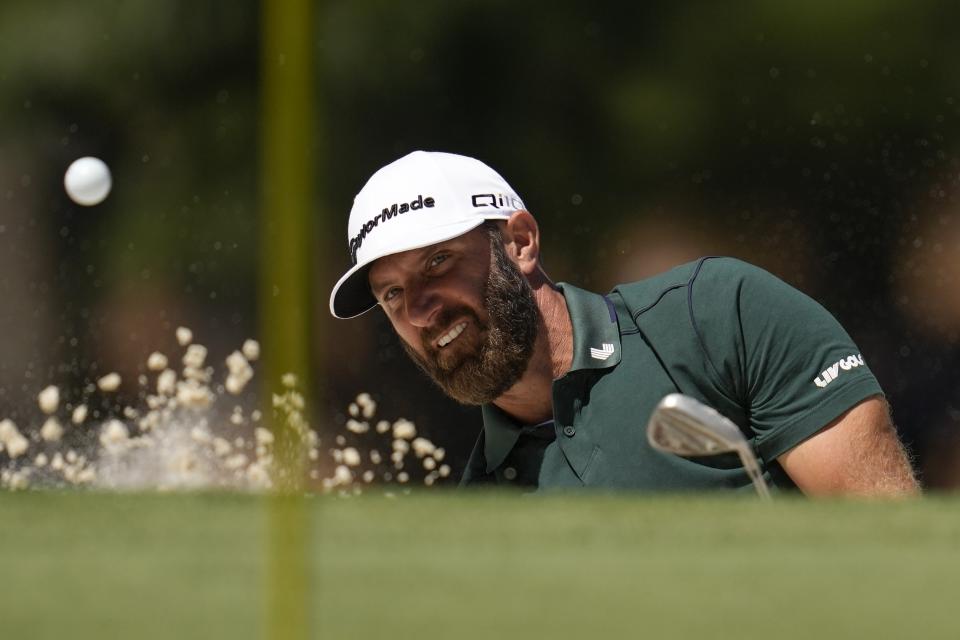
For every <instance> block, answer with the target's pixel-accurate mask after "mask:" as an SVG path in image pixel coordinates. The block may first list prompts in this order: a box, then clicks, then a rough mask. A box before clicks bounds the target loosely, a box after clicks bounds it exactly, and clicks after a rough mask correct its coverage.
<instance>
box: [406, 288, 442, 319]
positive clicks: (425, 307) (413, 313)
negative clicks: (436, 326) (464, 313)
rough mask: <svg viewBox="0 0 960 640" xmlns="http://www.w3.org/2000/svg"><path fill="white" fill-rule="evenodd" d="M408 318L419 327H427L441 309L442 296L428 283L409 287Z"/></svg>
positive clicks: (407, 297)
mask: <svg viewBox="0 0 960 640" xmlns="http://www.w3.org/2000/svg"><path fill="white" fill-rule="evenodd" d="M406 293H407V295H406V303H407V319H408V320H409V321H410V324H412V325H414V326H417V327H427V326H430V324H431V323H432V322H433V321H434V319H435V316H436V315H437V313H438V312H439V311H440V307H441V303H440V296H438V295H437V292H436V290H435V289H434V288H433V287H431V286H430V285H429V284H427V285H417V286H415V287H409V288H408V289H407V292H406Z"/></svg>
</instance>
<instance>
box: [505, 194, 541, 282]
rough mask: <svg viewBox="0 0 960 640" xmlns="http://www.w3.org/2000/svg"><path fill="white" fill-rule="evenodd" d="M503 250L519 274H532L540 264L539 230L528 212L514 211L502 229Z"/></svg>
mask: <svg viewBox="0 0 960 640" xmlns="http://www.w3.org/2000/svg"><path fill="white" fill-rule="evenodd" d="M503 240H504V245H505V247H504V248H505V250H506V252H507V255H508V256H510V259H511V260H513V261H514V262H515V263H516V265H517V267H518V268H519V269H520V272H521V273H523V274H524V275H525V276H529V275H531V274H533V273H534V272H535V271H536V270H537V266H538V265H539V264H540V228H539V227H537V221H536V220H535V219H534V217H533V214H532V213H530V212H529V211H525V210H523V209H521V210H520V211H514V212H513V213H512V214H511V215H510V217H509V218H508V219H507V221H506V223H505V224H504V227H503Z"/></svg>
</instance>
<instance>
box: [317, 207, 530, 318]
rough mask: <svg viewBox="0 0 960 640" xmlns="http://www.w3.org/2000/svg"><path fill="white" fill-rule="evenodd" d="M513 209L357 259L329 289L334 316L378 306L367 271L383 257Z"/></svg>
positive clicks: (500, 217)
mask: <svg viewBox="0 0 960 640" xmlns="http://www.w3.org/2000/svg"><path fill="white" fill-rule="evenodd" d="M512 213H513V212H512V211H511V212H508V213H506V214H505V215H504V214H497V215H488V216H484V217H476V218H470V219H469V220H460V221H457V222H454V223H450V224H446V225H443V226H442V227H438V233H437V235H435V236H432V237H431V238H430V239H429V240H427V241H421V242H416V241H412V242H409V243H406V244H404V243H398V245H397V247H396V249H395V250H394V251H391V252H390V253H385V254H383V255H377V256H373V257H371V258H369V259H368V260H365V261H362V262H358V263H357V264H355V265H353V267H351V268H350V270H349V271H347V272H346V273H345V274H343V277H341V278H340V280H338V281H337V284H335V285H334V286H333V291H332V292H331V293H330V313H332V314H333V315H334V317H337V318H341V319H343V320H348V319H350V318H356V317H357V316H359V315H362V314H364V313H366V312H367V311H370V309H373V308H374V307H375V306H377V299H376V298H374V297H373V293H372V292H371V291H370V280H369V278H368V275H369V273H370V267H372V266H373V263H374V262H376V261H377V260H379V259H380V258H383V257H385V256H389V255H394V254H397V253H403V252H404V251H411V250H413V249H422V248H423V247H429V246H430V245H433V244H437V243H438V242H446V241H447V240H450V239H451V238H456V237H457V236H462V235H463V234H465V233H467V232H468V231H472V230H473V229H475V228H477V227H479V226H480V225H481V224H483V223H484V222H485V221H487V220H505V219H506V218H508V217H509V216H510V214H512Z"/></svg>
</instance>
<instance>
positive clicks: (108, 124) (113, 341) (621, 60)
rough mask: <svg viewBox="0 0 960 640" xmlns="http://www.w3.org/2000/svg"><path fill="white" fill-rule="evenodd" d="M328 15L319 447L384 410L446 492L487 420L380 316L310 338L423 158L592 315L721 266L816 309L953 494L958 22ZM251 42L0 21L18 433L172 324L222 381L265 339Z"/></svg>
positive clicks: (83, 20) (670, 6)
mask: <svg viewBox="0 0 960 640" xmlns="http://www.w3.org/2000/svg"><path fill="white" fill-rule="evenodd" d="M316 16H317V18H316V25H315V30H316V37H315V42H316V47H315V56H316V58H315V63H316V73H317V82H316V87H317V92H316V93H317V114H318V122H317V126H316V127H315V130H316V131H317V132H319V134H318V135H317V136H316V140H315V141H314V147H315V153H316V155H317V158H318V166H320V167H322V168H323V175H322V176H318V177H317V184H318V189H317V202H316V211H317V215H318V216H321V215H322V216H327V217H328V218H327V220H326V223H325V225H324V226H325V227H326V228H328V229H332V230H334V234H333V237H328V236H325V237H317V238H314V239H313V243H314V247H315V256H316V260H315V264H314V268H315V272H316V274H317V275H318V277H317V278H316V280H317V282H316V283H315V287H314V290H315V297H314V310H313V313H314V315H315V317H316V318H317V319H318V320H317V322H318V325H317V326H321V325H322V326H323V330H322V331H318V332H317V333H316V335H315V336H314V339H315V343H316V345H317V348H316V352H317V354H321V353H322V354H324V358H320V357H317V358H316V359H315V366H316V367H317V368H318V370H319V371H323V372H325V373H326V375H325V376H321V379H323V378H326V379H327V381H328V382H327V384H326V386H325V388H324V389H323V393H318V394H316V395H317V397H322V398H323V400H322V402H320V403H319V406H315V407H314V416H315V423H316V424H317V426H318V427H320V428H321V430H323V431H325V432H328V433H331V434H332V433H334V432H337V431H338V429H339V426H340V425H342V424H343V422H344V420H345V415H344V414H345V407H346V405H347V403H349V402H350V400H351V399H352V398H353V396H354V395H356V394H357V393H358V392H361V391H367V392H370V393H371V394H373V395H374V397H376V398H377V399H378V400H379V402H380V413H381V415H382V416H383V417H387V418H397V417H400V416H404V417H407V418H410V419H412V420H414V421H415V422H416V423H417V425H418V428H419V429H420V430H421V431H422V432H424V433H426V434H427V435H429V436H430V437H431V438H432V439H433V440H434V441H435V442H437V443H439V444H441V445H443V446H446V447H447V449H448V451H449V452H450V459H451V464H452V465H453V466H454V469H455V470H457V469H459V467H460V466H462V464H463V462H464V461H465V458H466V455H467V453H468V452H469V449H470V447H471V446H472V442H473V440H474V438H475V436H476V433H477V431H478V429H479V426H480V421H479V415H478V412H476V411H475V410H473V409H468V408H463V407H459V406H457V405H455V404H453V403H452V402H450V401H448V400H446V399H444V398H442V397H441V396H440V394H439V392H437V391H435V390H434V389H433V388H432V387H431V385H430V383H429V382H428V381H427V380H426V379H425V378H423V377H422V376H421V375H420V374H419V373H417V372H416V371H415V370H414V368H413V367H412V366H411V365H410V364H408V363H407V362H406V359H405V356H404V355H403V353H402V351H401V350H400V349H399V347H398V345H397V343H396V339H395V338H394V337H393V335H392V332H391V330H390V328H389V326H388V324H387V323H386V322H385V320H384V319H383V317H382V316H381V315H380V314H379V313H373V314H370V317H365V318H364V319H362V320H357V321H350V322H342V321H333V320H329V321H328V320H323V321H322V323H321V321H320V320H321V319H322V318H324V317H325V316H326V314H327V313H328V312H327V300H328V296H329V290H330V286H331V285H332V284H333V282H334V281H335V280H336V277H337V276H338V275H339V274H340V273H341V272H342V270H343V269H344V268H345V267H346V266H347V264H348V256H347V252H346V219H347V213H348V211H349V208H350V205H351V203H352V198H353V195H354V194H355V193H356V192H357V191H358V190H359V189H360V187H361V186H362V185H363V182H364V181H365V180H366V178H367V177H369V175H370V174H371V173H372V172H373V171H375V170H376V169H377V168H379V167H380V166H382V165H383V164H386V163H387V162H389V161H391V160H393V159H395V158H397V157H399V156H401V155H403V154H405V153H407V152H408V151H411V150H413V149H437V150H447V151H452V152H457V153H463V154H467V155H472V156H475V157H478V158H480V159H482V160H484V161H486V162H487V163H488V164H490V165H491V166H493V167H494V168H496V169H498V170H499V171H500V172H501V173H502V174H503V175H504V176H505V177H506V178H507V180H508V181H509V182H510V183H511V184H512V185H513V186H514V187H515V188H516V189H517V190H518V192H519V193H520V195H521V196H522V197H523V199H524V201H525V202H526V203H527V205H528V206H529V208H530V209H531V211H532V212H533V213H534V215H536V216H537V219H538V220H539V222H540V224H541V227H542V233H543V236H544V244H545V252H546V255H545V258H546V263H547V267H548V271H549V272H550V273H551V275H552V276H553V277H554V278H555V279H558V280H562V281H569V282H572V283H576V284H578V285H581V286H586V287H587V288H591V289H594V290H598V291H601V290H603V291H605V290H608V289H609V288H611V287H612V286H613V285H615V284H616V283H618V282H622V281H627V280H634V279H638V278H640V277H643V276H645V275H649V274H652V273H655V272H658V271H661V270H663V269H666V268H668V267H670V266H672V265H673V264H677V263H680V262H684V261H686V260H689V259H692V258H695V257H697V256H698V255H703V254H725V255H734V256H737V257H740V258H743V259H746V260H749V261H752V262H755V263H757V264H759V265H761V266H763V267H765V268H767V269H769V270H771V271H772V272H774V273H775V274H777V275H778V276H780V277H781V278H783V279H785V280H786V281H788V282H790V283H791V284H794V285H795V286H797V287H799V288H800V289H802V290H803V291H805V292H806V293H808V294H810V295H811V296H813V297H814V298H816V299H817V300H819V301H821V302H822V303H823V304H824V305H826V306H827V307H828V308H829V309H830V310H831V311H832V312H833V313H834V314H835V315H836V316H837V317H838V318H839V319H840V320H841V321H842V322H843V323H844V325H845V326H846V327H847V329H848V330H849V331H850V333H851V334H852V335H853V336H854V338H855V339H856V340H857V342H858V344H859V345H860V347H861V349H862V351H863V354H864V356H865V357H866V359H867V360H868V363H869V364H870V365H871V368H872V369H873V370H874V372H875V373H876V374H877V376H878V377H879V379H880V382H881V384H882V385H883V386H884V388H885V389H886V390H887V392H888V394H889V397H890V399H891V402H892V404H893V408H894V414H895V419H896V421H897V423H898V426H899V427H900V429H901V432H902V434H903V435H904V437H905V439H906V440H907V442H908V443H909V444H910V446H911V447H912V449H913V450H914V452H915V453H916V454H917V456H918V459H919V463H920V465H921V467H922V469H923V471H924V474H925V481H926V482H927V484H928V485H929V486H932V487H941V488H945V487H953V486H957V485H958V484H960V434H958V430H957V427H958V425H960V398H958V391H960V382H958V376H957V371H960V345H958V336H960V209H958V203H957V201H958V196H960V191H958V184H960V162H958V156H957V154H958V152H960V70H958V67H957V65H956V64H955V61H956V60H957V59H960V41H958V39H957V38H956V37H955V33H954V30H955V27H954V25H955V24H957V21H958V19H960V5H957V4H956V3H950V2H942V1H941V2H936V1H932V0H921V1H911V2H907V1H901V2H887V3H876V2H867V1H865V0H851V1H850V2H845V3H836V2H823V1H815V2H810V1H806V2H799V1H796V0H783V1H777V2H774V1H772V0H769V1H759V0H753V1H745V2H738V3H715V2H707V1H703V0H701V1H692V2H685V3H669V2H647V3H627V2H606V3H604V2H600V3H581V2H571V1H560V2H552V3H539V2H534V3H512V2H506V1H504V0H486V1H480V0H473V1H464V2H458V3H450V2H441V1H439V0H424V1H421V2H417V3H390V2H384V1H382V0H363V1H349V2H348V1H347V0H334V1H329V2H324V3H319V4H318V5H317V9H316ZM259 17H260V13H259V5H258V3H256V2H253V1H244V2H231V3H209V2H206V3H205V2H199V3H197V2H185V1H183V0H178V1H172V0H164V1H162V2H161V1H160V0H149V1H148V0H143V1H141V2H136V3H124V2H119V1H106V0H96V1H90V2H84V3H70V2H63V1H53V0H51V1H49V2H43V3H35V2H27V1H26V0H6V1H5V2H4V3H3V4H2V6H0V299H2V301H3V302H2V309H0V417H21V418H22V419H24V420H26V419H27V418H28V417H29V416H30V415H32V413H31V412H34V411H35V409H34V408H33V407H35V404H36V403H35V401H34V398H35V395H36V393H37V391H39V389H41V388H42V387H43V386H45V385H46V384H48V383H55V384H60V385H62V386H64V387H67V388H68V389H74V390H76V391H75V393H77V394H79V393H80V392H81V390H82V388H83V385H84V384H85V383H86V382H87V381H89V380H91V379H92V378H94V377H95V376H96V375H97V374H98V373H102V372H105V371H107V370H117V371H120V372H121V373H125V374H127V375H126V376H125V379H134V378H135V377H136V373H137V371H138V370H139V369H142V367H143V362H144V361H145V359H146V356H147V354H148V353H150V352H151V351H152V350H154V349H161V350H163V349H171V348H172V346H173V344H174V342H173V330H174V328H175V327H176V326H178V325H186V326H190V327H191V328H193V330H194V332H195V334H196V335H197V338H198V340H199V341H200V342H202V343H204V344H206V345H207V346H208V347H210V349H211V354H212V359H214V360H215V361H222V357H224V356H225V355H226V354H227V353H229V351H231V350H233V349H234V348H236V346H238V345H239V344H240V343H241V342H242V340H243V339H244V338H246V337H250V336H257V335H258V331H257V326H256V323H257V310H256V283H257V268H258V266H257V265H258V255H257V251H258V229H259V228H260V225H261V224H262V221H263V219H264V218H265V217H266V216H269V215H270V212H268V211H260V210H259V205H258V202H259V200H258V190H257V176H258V175H259V167H258V162H259V149H258V137H257V134H258V126H259V125H258V122H259V114H260V103H259V98H258V95H259V94H258V92H259V90H260V85H259V76H258V73H259V72H258V47H259V42H258V38H259V30H258V20H259ZM83 155H97V156H99V157H101V158H103V159H104V160H105V161H106V162H107V163H108V164H109V165H110V166H111V168H112V170H113V175H114V190H113V193H112V194H111V195H110V197H109V198H108V199H107V201H106V202H104V203H103V204H101V205H99V206H96V207H93V208H89V209H87V208H83V207H79V206H77V205H74V204H73V203H71V202H70V201H69V200H68V199H67V198H66V196H65V194H64V192H63V188H62V176H63V171H64V170H65V169H66V167H67V165H68V164H69V163H70V162H71V161H72V160H73V159H75V158H77V157H80V156H83ZM321 274H322V275H321ZM134 392H135V389H133V388H131V389H128V393H134ZM70 393H73V392H69V391H68V398H69V394H70Z"/></svg>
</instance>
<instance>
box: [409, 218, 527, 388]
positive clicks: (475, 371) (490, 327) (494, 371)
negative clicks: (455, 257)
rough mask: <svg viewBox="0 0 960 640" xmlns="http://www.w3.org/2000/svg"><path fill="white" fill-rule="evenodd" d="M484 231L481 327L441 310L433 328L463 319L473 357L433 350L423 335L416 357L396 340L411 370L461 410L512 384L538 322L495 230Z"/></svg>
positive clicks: (458, 312)
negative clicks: (475, 336)
mask: <svg viewBox="0 0 960 640" xmlns="http://www.w3.org/2000/svg"><path fill="white" fill-rule="evenodd" d="M488 230H489V236H490V273H489V275H488V276H487V282H486V284H485V285H484V289H483V305H484V309H485V311H486V312H487V318H488V321H487V323H486V324H484V323H482V322H481V321H480V318H479V317H478V316H477V314H476V312H474V311H473V310H472V309H470V308H468V307H454V308H447V309H444V310H443V311H442V312H441V314H440V316H439V317H438V318H437V322H436V325H435V326H437V327H442V328H443V329H441V330H449V327H450V323H451V322H453V321H454V320H456V319H458V318H463V317H467V318H468V319H469V321H470V322H472V323H473V324H474V325H475V326H476V328H477V329H478V330H479V339H480V341H481V342H480V345H479V346H478V347H477V348H476V349H475V350H474V351H473V352H463V351H462V350H454V349H451V350H450V351H449V352H446V351H445V348H439V349H438V348H437V347H435V346H434V340H435V339H436V338H437V337H438V336H433V335H424V336H423V341H422V347H423V349H424V351H425V352H426V356H422V355H420V354H419V353H417V352H416V351H414V350H413V348H412V347H411V346H410V345H409V344H407V343H406V341H404V340H403V339H401V340H400V343H401V344H402V345H403V348H404V350H405V351H406V352H407V354H408V355H409V356H410V358H411V359H412V360H413V361H414V362H415V363H417V366H419V367H420V368H421V369H422V370H423V371H424V372H425V373H426V374H427V375H428V376H430V378H431V379H433V381H434V382H435V383H437V385H438V386H439V387H440V388H441V389H442V390H443V392H444V393H446V394H447V395H448V396H450V397H451V398H453V399H454V400H456V401H457V402H460V403H462V404H470V405H476V404H484V403H487V402H492V401H493V400H495V399H496V398H498V397H500V396H501V395H502V394H503V393H504V392H505V391H506V390H507V389H509V388H510V387H512V386H513V385H514V384H516V382H517V381H518V380H519V379H520V377H521V376H522V375H523V372H524V371H526V369H527V364H528V363H529V362H530V356H531V355H532V354H533V345H534V343H535V342H536V340H537V333H538V327H539V322H540V310H539V308H538V307H537V303H536V301H535V300H534V298H533V291H532V290H531V289H530V284H529V283H528V282H527V280H526V278H524V276H523V274H522V273H520V270H519V269H518V268H517V267H516V265H514V264H513V262H511V261H510V258H508V257H507V254H506V252H505V251H504V249H503V239H502V237H501V235H500V233H499V230H498V229H495V228H494V229H489V228H488ZM463 337H464V338H466V337H467V336H463ZM458 351H459V352H458Z"/></svg>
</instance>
